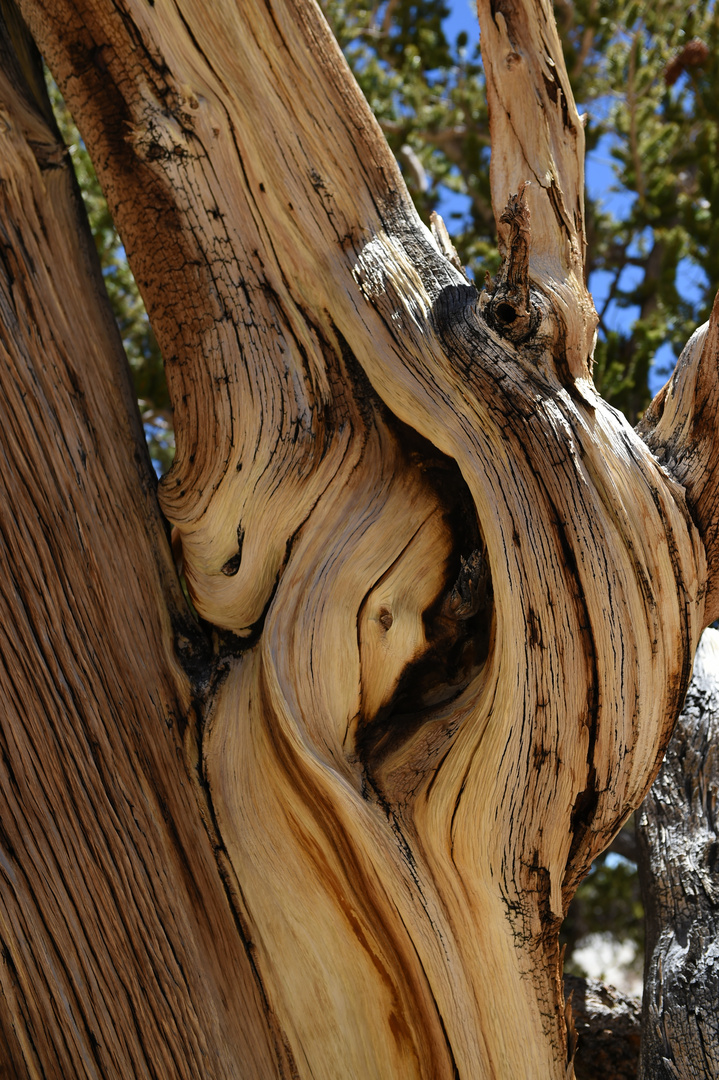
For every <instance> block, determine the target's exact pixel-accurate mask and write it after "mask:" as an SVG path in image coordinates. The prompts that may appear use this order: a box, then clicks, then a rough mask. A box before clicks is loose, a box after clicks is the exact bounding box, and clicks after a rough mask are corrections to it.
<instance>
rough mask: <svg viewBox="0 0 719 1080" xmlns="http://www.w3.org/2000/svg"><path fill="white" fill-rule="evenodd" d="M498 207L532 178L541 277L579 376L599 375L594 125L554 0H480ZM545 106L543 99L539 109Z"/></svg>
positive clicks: (534, 267)
mask: <svg viewBox="0 0 719 1080" xmlns="http://www.w3.org/2000/svg"><path fill="white" fill-rule="evenodd" d="M478 12H479V22H480V28H481V35H480V41H481V44H482V57H483V61H484V67H485V72H486V76H487V100H488V104H489V116H490V130H491V133H492V159H491V172H490V176H491V183H492V201H493V204H494V207H495V213H496V212H497V209H498V208H500V207H503V206H504V204H505V202H506V200H507V198H508V196H509V195H510V193H512V192H516V191H518V190H519V187H520V185H521V184H523V183H525V182H527V181H531V186H530V188H529V189H528V195H527V197H528V202H529V207H530V211H531V215H532V256H531V264H530V271H531V274H532V277H533V279H535V280H540V279H541V281H542V287H543V288H544V289H546V290H547V291H548V292H549V294H550V295H551V297H552V301H553V303H554V304H555V305H556V307H557V310H558V312H559V314H560V318H561V320H562V322H563V324H564V328H565V333H566V352H567V360H568V366H569V370H570V372H571V373H572V375H573V377H574V378H575V379H578V380H580V381H581V380H584V379H587V378H588V377H589V375H590V371H591V354H592V351H593V342H594V331H595V327H596V314H595V311H594V305H593V303H592V300H591V296H590V295H589V293H588V291H587V289H586V285H585V276H584V259H585V248H586V238H585V226H584V128H583V125H582V122H581V120H580V118H579V114H578V113H577V110H576V107H575V104H574V99H573V97H572V92H571V89H570V85H569V76H568V75H567V71H566V67H565V64H564V57H563V54H562V48H561V44H560V41H559V35H558V33H557V28H556V23H555V21H554V15H553V11H552V5H551V4H550V3H549V2H548V0H526V2H518V0H499V2H491V0H480V2H479V4H478ZM537 100H539V102H540V103H541V105H540V107H539V108H538V107H537V104H536V103H537Z"/></svg>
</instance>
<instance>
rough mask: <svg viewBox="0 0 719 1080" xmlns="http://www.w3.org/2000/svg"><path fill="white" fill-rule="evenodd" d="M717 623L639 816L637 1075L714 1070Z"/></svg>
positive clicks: (661, 1079) (681, 1078)
mask: <svg viewBox="0 0 719 1080" xmlns="http://www.w3.org/2000/svg"><path fill="white" fill-rule="evenodd" d="M718 742H719V633H718V632H717V631H716V630H705V631H704V636H703V637H702V640H701V642H700V645H699V649H698V651H697V655H696V660H695V663H694V676H693V678H692V681H691V684H690V687H689V692H688V694H687V699H686V703H685V705H684V708H683V710H682V713H681V716H680V717H679V721H678V723H677V726H676V728H675V730H674V735H673V737H672V740H671V742H670V743H669V749H668V751H667V756H666V758H665V760H664V763H663V765H662V768H661V770H660V772H659V776H658V777H657V779H656V780H655V781H654V784H653V785H652V788H651V791H650V792H649V795H648V796H647V798H646V799H645V801H644V804H643V806H642V809H641V815H640V817H639V822H638V837H639V841H640V845H639V850H640V861H639V867H640V873H641V876H642V886H643V893H644V895H645V897H646V926H647V943H646V968H645V980H644V1010H643V1011H644V1015H643V1023H642V1057H641V1076H642V1077H646V1080H665V1078H666V1080H697V1078H699V1077H707V1078H709V1077H717V1076H719V1019H718V1017H717V1001H719V956H718V955H717V948H718V947H717V937H718V935H719V875H718V874H717V856H718V855H719V836H718V835H717V821H716V804H717V789H718V788H719V762H717V744H718Z"/></svg>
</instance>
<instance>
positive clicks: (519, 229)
mask: <svg viewBox="0 0 719 1080" xmlns="http://www.w3.org/2000/svg"><path fill="white" fill-rule="evenodd" d="M526 188H527V184H526V183H525V184H520V186H519V190H518V192H517V194H516V195H510V196H509V201H508V202H507V205H506V207H505V208H504V211H503V213H502V216H501V217H500V219H499V224H500V226H503V229H502V230H501V232H502V235H501V239H502V243H503V246H504V259H503V262H502V266H501V267H500V271H499V274H498V276H497V280H496V281H495V282H494V283H493V282H492V279H491V278H490V277H489V275H487V277H486V289H485V290H484V292H483V293H482V296H481V298H480V313H481V314H482V317H483V318H484V319H485V321H486V322H487V323H488V324H489V325H490V326H491V327H492V329H494V330H495V331H496V332H497V333H498V334H500V335H501V336H502V337H504V338H508V340H509V341H511V342H512V343H513V344H514V345H521V344H522V343H523V342H525V341H527V340H528V339H529V338H530V337H532V336H533V335H534V334H536V332H537V330H538V329H539V325H540V323H541V321H542V319H541V314H540V311H539V308H538V307H537V305H536V304H533V303H532V298H531V288H530V284H529V246H530V239H531V228H530V214H529V206H528V205H527V201H526V199H525V190H526Z"/></svg>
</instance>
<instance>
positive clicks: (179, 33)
mask: <svg viewBox="0 0 719 1080" xmlns="http://www.w3.org/2000/svg"><path fill="white" fill-rule="evenodd" d="M22 6H23V11H24V12H25V13H26V16H27V18H28V20H29V22H30V24H31V27H32V29H33V32H34V34H35V35H36V37H37V40H38V42H39V44H40V46H41V48H42V50H43V54H44V55H45V56H46V57H47V59H48V63H49V64H50V66H51V67H52V70H53V72H54V74H55V76H56V78H57V80H58V82H59V84H60V86H61V88H62V90H63V93H64V94H65V96H66V98H67V100H68V102H69V104H70V107H71V109H72V111H73V113H74V116H75V118H76V120H77V122H78V124H79V126H80V129H81V131H82V133H83V137H84V138H85V140H86V143H87V145H88V148H89V150H90V152H91V154H92V156H93V159H94V161H95V164H96V167H97V169H98V174H99V176H100V178H101V181H102V183H103V185H104V187H105V189H106V191H107V193H108V197H109V200H110V204H111V206H112V209H113V213H114V214H115V217H116V221H117V223H118V226H119V228H120V231H121V234H122V236H123V242H124V243H125V246H126V249H127V251H128V254H129V256H130V259H131V263H132V265H133V268H134V272H135V275H136V277H137V280H138V282H139V284H140V287H141V289H142V291H143V295H144V298H145V300H146V303H147V306H148V310H149V312H150V316H151V319H152V321H153V325H154V327H155V329H156V331H157V335H158V340H159V341H160V344H161V347H162V349H163V354H164V355H165V357H166V359H167V365H168V375H169V381H170V389H171V393H172V396H173V402H174V407H175V417H176V425H177V437H178V447H179V450H178V460H177V462H176V464H175V465H174V466H173V469H172V470H171V472H170V473H169V475H168V476H167V477H166V478H165V480H164V481H163V484H162V489H161V500H162V506H163V509H164V511H165V513H166V514H167V516H168V518H169V519H170V520H171V522H172V523H173V524H174V525H175V527H176V529H177V535H178V537H179V541H180V544H181V547H182V555H183V563H184V572H185V576H186V580H187V583H188V587H189V589H190V591H191V594H192V597H193V600H194V602H195V604H196V607H197V609H198V611H199V612H200V614H201V616H202V617H203V618H204V619H205V620H206V621H207V622H209V623H211V624H214V626H216V627H217V628H220V629H221V630H222V631H223V633H222V634H221V635H218V636H217V637H216V638H215V642H216V645H217V648H218V651H220V652H221V653H222V664H223V674H225V677H224V681H222V682H221V683H219V682H218V684H217V685H216V686H214V687H213V688H212V689H211V690H210V691H208V694H207V699H206V701H205V702H204V703H203V708H204V710H205V711H204V713H203V717H202V724H201V732H200V736H201V748H202V781H203V783H204V785H205V790H206V792H207V797H208V799H209V804H210V808H211V816H212V821H213V828H214V829H215V830H216V838H217V841H218V844H221V847H222V860H221V861H222V867H223V873H224V874H225V876H226V880H227V882H228V888H229V889H230V891H231V893H232V895H233V896H234V897H235V905H236V912H237V917H238V920H239V921H240V922H241V925H242V928H243V934H244V935H245V936H246V938H247V939H248V940H249V941H250V942H251V946H249V951H250V954H251V958H252V963H253V965H254V969H255V971H256V972H257V976H258V979H259V980H260V981H261V988H262V995H263V998H262V1002H263V1004H264V1005H265V1006H266V1011H267V1012H268V1013H269V1014H270V1015H271V1019H272V1021H273V1023H274V1024H275V1030H276V1031H279V1032H280V1035H278V1038H280V1039H284V1040H285V1045H286V1046H287V1048H288V1051H287V1054H288V1060H289V1059H290V1058H291V1061H292V1062H293V1064H292V1065H291V1068H292V1069H294V1070H295V1072H294V1073H293V1074H292V1075H297V1076H299V1077H303V1078H304V1077H308V1078H309V1077H313V1078H315V1080H320V1078H323V1080H336V1078H337V1077H338V1076H358V1077H359V1076H362V1077H368V1078H369V1077H375V1078H377V1080H380V1078H382V1080H384V1078H386V1077H388V1076H392V1077H401V1078H405V1077H406V1078H408V1080H409V1078H419V1077H422V1078H426V1080H430V1078H431V1080H437V1078H444V1077H447V1078H450V1077H456V1076H460V1077H463V1078H472V1080H489V1078H490V1077H491V1078H496V1077H507V1078H509V1077H514V1076H541V1077H547V1078H549V1077H552V1078H557V1080H559V1078H562V1080H566V1077H567V1076H568V1075H571V1069H572V1066H571V1061H568V1057H571V1052H568V1050H567V1045H568V1044H567V1030H566V1023H565V1012H564V1003H563V996H562V987H561V972H560V958H559V950H558V927H559V923H560V921H561V918H562V916H563V914H564V912H565V910H566V906H567V904H568V903H569V900H570V899H571V896H572V893H573V891H574V889H575V888H576V885H577V883H578V881H579V880H580V879H581V877H582V875H583V874H584V873H585V872H586V871H587V869H588V867H589V864H590V862H591V860H592V858H593V857H594V856H595V855H596V854H597V853H598V852H599V851H600V850H601V849H602V847H604V846H605V845H606V844H607V843H608V842H609V840H610V839H611V837H612V835H613V834H614V832H615V831H616V830H617V829H618V828H619V827H620V826H621V824H622V822H623V821H624V820H625V818H626V817H627V815H628V814H629V813H630V812H631V810H632V809H633V808H634V807H636V806H637V805H638V804H639V803H640V802H641V799H642V798H643V796H644V793H645V791H646V789H647V786H648V784H649V783H650V781H651V778H652V776H653V775H654V773H655V772H656V769H657V768H658V764H659V760H660V757H661V754H662V752H663V749H664V747H665V746H666V742H667V740H668V738H669V734H670V731H671V725H672V723H673V719H674V717H675V715H676V711H677V709H678V707H679V702H680V700H681V698H682V696H683V693H684V691H685V689H686V685H687V682H688V678H689V670H690V665H691V655H692V651H693V648H694V645H695V643H696V640H697V638H698V635H699V632H700V630H701V626H702V618H703V596H704V584H705V579H706V563H705V556H704V549H703V546H702V541H701V537H700V533H699V532H698V530H697V528H696V527H695V524H694V522H693V521H692V519H691V517H690V515H689V513H688V511H687V508H686V506H685V503H684V498H683V493H682V490H681V488H680V487H679V485H678V484H677V483H675V482H673V481H672V480H671V479H670V477H669V476H668V474H667V473H666V472H665V471H663V470H662V469H661V468H660V467H659V466H658V465H657V463H656V461H655V460H654V458H653V457H652V455H651V453H650V452H649V450H648V449H647V446H646V445H645V443H643V442H642V441H641V439H640V438H639V437H638V436H637V435H636V434H635V433H634V432H633V431H632V430H631V429H630V428H629V426H628V425H627V424H626V422H625V421H624V420H623V419H622V418H621V417H620V416H618V414H616V413H615V412H614V411H613V410H611V409H609V408H608V407H607V406H605V405H604V404H603V403H602V402H601V401H599V399H598V398H597V397H596V395H595V393H594V391H593V389H592V387H591V383H590V381H589V368H588V364H589V356H590V352H591V340H592V334H593V327H594V323H593V315H592V310H591V308H590V307H589V306H588V301H587V295H586V291H585V289H584V284H583V265H582V264H583V224H582V205H581V197H582V196H581V193H582V183H581V168H582V164H581V161H582V151H581V128H580V126H579V124H578V120H577V118H576V112H575V110H574V106H573V104H572V103H571V97H570V96H569V90H568V84H567V83H566V78H565V76H564V74H563V71H562V69H561V68H560V66H559V63H560V62H559V58H558V57H559V54H558V52H557V49H558V45H557V43H556V40H555V39H556V33H555V31H554V30H553V29H550V27H551V25H552V24H551V23H550V20H549V11H548V9H547V10H545V6H546V5H539V4H534V3H531V4H530V3H527V4H516V5H515V4H505V3H503V4H502V5H501V10H500V5H498V4H495V7H494V11H493V13H490V21H491V23H492V25H493V26H495V27H496V28H497V30H496V33H497V34H499V43H498V44H497V45H496V50H497V58H498V61H497V62H504V61H503V59H502V58H503V57H504V59H505V60H506V55H505V54H506V47H507V42H508V41H509V40H510V39H511V42H513V43H514V44H515V45H516V46H517V48H516V50H515V52H516V54H517V56H518V57H519V59H518V60H517V61H516V62H515V61H514V60H513V61H512V63H511V64H510V65H509V68H511V67H512V65H513V64H514V65H515V67H516V68H517V70H519V69H520V68H521V70H522V71H523V72H524V74H523V75H522V79H523V80H524V83H522V86H524V90H522V92H521V94H520V93H519V92H518V91H512V92H513V93H517V94H518V98H517V99H518V100H525V101H526V102H530V101H531V102H532V106H531V108H529V106H528V108H527V117H526V122H524V121H523V123H525V127H526V129H527V130H526V131H524V128H523V129H522V132H524V134H523V133H522V132H520V133H519V135H520V136H521V137H519V136H516V137H515V136H512V139H513V140H514V141H513V142H512V141H511V140H510V137H509V135H508V134H506V125H505V128H503V127H502V123H501V122H500V123H499V126H498V127H497V126H496V124H497V121H496V118H497V115H498V106H497V105H496V103H495V104H493V105H492V110H493V117H494V119H493V123H495V129H494V130H495V135H496V137H497V138H498V139H499V150H500V152H499V154H498V160H500V161H501V160H503V158H502V154H503V150H502V147H506V148H507V149H506V160H505V164H504V166H503V168H504V173H501V172H500V173H498V172H497V170H496V169H495V181H494V182H495V196H496V204H497V206H502V207H504V206H505V205H506V202H507V198H508V197H509V196H514V199H513V200H512V199H510V204H509V205H510V207H513V208H514V210H513V212H512V213H511V214H510V218H511V220H510V221H508V222H507V224H508V225H509V230H508V235H507V252H506V262H505V267H504V269H503V272H502V274H501V275H500V279H499V282H498V285H497V289H496V291H495V294H494V296H493V297H492V296H490V295H489V293H487V294H485V296H484V297H480V296H478V294H477V291H476V290H475V288H474V287H473V286H472V285H471V284H468V283H467V281H466V280H465V279H464V277H463V275H462V274H461V273H460V271H459V270H458V269H457V268H456V266H455V265H454V264H453V262H452V260H451V252H448V251H447V249H446V246H445V245H444V244H441V245H438V243H437V241H436V240H435V239H434V238H433V236H432V234H431V233H430V232H429V230H427V229H426V228H425V226H424V225H423V224H422V223H421V222H420V220H419V219H418V217H417V215H416V213H415V211H414V209H413V207H412V205H411V202H410V199H409V196H408V194H407V192H406V190H405V189H404V186H403V183H402V180H401V177H400V174H399V171H398V169H397V167H396V163H395V162H394V160H393V159H392V156H391V154H390V152H389V150H388V148H387V146H386V144H385V143H384V141H383V139H382V138H381V135H380V133H379V129H378V127H377V125H376V123H375V121H374V120H373V118H372V116H371V114H370V112H369V109H368V107H367V105H366V103H365V102H364V101H363V99H362V97H361V95H360V93H359V91H358V89H357V87H356V86H355V84H354V83H353V81H352V79H351V76H350V74H349V72H348V69H347V67H346V64H345V62H344V60H343V58H342V56H341V54H340V52H339V49H338V47H337V45H336V43H335V42H334V41H333V40H332V38H331V35H330V33H329V30H328V28H327V27H326V25H325V24H324V22H323V20H322V17H321V14H320V12H319V9H318V8H317V7H316V6H315V5H313V4H311V3H307V2H301V0H296V2H295V0H282V2H279V0H277V2H275V0H269V2H268V3H263V4H260V3H256V4H254V3H246V4H241V5H236V4H228V5H214V4H213V5H200V4H198V3H196V2H194V0H156V2H155V3H154V4H145V3H141V2H140V0H121V2H120V3H113V4H110V3H107V2H106V0H53V2H52V3H50V2H49V0H23V4H22ZM491 33H494V31H492V30H491V27H490V30H489V31H488V34H489V35H491ZM482 34H483V42H485V46H486V41H489V40H490V37H486V38H485V27H484V23H483V28H482ZM538 35H539V36H538ZM525 39H526V42H525V45H522V44H521V43H522V41H525ZM520 46H521V49H522V50H524V51H523V52H522V51H520ZM530 46H531V48H530ZM513 48H514V45H513ZM503 50H504V51H503ZM532 50H534V52H532ZM535 53H536V56H535ZM532 56H535V60H532ZM100 57H101V60H100ZM536 57H538V58H539V59H538V60H537V59H536ZM530 60H531V61H532V62H531V63H530ZM535 61H536V62H535ZM537 64H538V65H539V69H541V77H540V76H538V75H537V70H535V69H536V68H537ZM522 65H524V67H522ZM493 70H494V69H493V67H492V63H488V72H489V78H490V81H493V82H494V84H495V86H494V89H493V90H492V93H493V94H494V95H495V98H493V101H495V99H496V100H499V99H498V97H497V95H499V94H500V91H501V93H505V92H509V90H507V88H508V87H509V85H510V84H509V83H508V82H506V80H505V76H504V75H503V74H497V73H496V72H495V73H494V74H493ZM535 86H536V88H538V92H539V93H540V96H541V100H542V101H543V102H544V103H545V114H544V115H545V119H546V123H544V124H539V125H537V124H536V121H535V120H534V119H532V118H533V116H534V112H533V109H534V107H535V106H534V98H533V96H532V95H533V94H534V89H533V87H535ZM522 94H523V95H524V97H523V98H522V96H521V95H522ZM550 106H551V107H550ZM530 122H531V124H532V125H533V126H534V127H535V128H536V129H537V131H538V135H537V139H538V140H539V141H538V143H537V144H536V146H535V145H534V144H532V145H531V146H530V144H529V143H528V142H526V141H525V142H523V141H522V139H524V137H525V135H527V138H528V137H529V135H528V134H527V132H528V131H529V125H530ZM557 125H559V126H557ZM515 126H516V125H515ZM503 131H504V132H505V134H506V138H505V134H503ZM535 141H536V140H535ZM510 142H511V146H510ZM518 148H519V149H518ZM527 163H529V164H530V165H531V170H530V171H531V175H530V176H528V175H526V169H525V165H527ZM502 176H504V179H502ZM496 177H499V179H496ZM527 179H531V180H532V185H531V187H529V188H528V189H527V196H526V198H527V202H528V204H529V206H530V207H531V218H530V217H528V215H527V214H526V213H525V209H526V208H525V207H524V202H523V199H522V197H521V191H522V189H521V184H522V183H523V182H524V181H526V180H527ZM497 186H499V187H500V188H501V187H502V186H504V190H503V191H501V192H500V194H499V195H497ZM540 194H541V198H540V197H539V196H540ZM542 199H544V200H545V202H542V201H541V200H542ZM500 200H501V201H500ZM547 207H549V208H550V209H549V210H548V209H547ZM512 222H514V225H516V228H513V227H512ZM435 232H437V229H435ZM438 235H439V234H438ZM440 239H441V236H440ZM510 287H511V288H512V289H513V290H514V292H513V299H514V302H515V304H516V307H515V308H513V310H514V311H515V312H516V317H515V319H514V320H511V319H507V318H504V319H503V318H502V316H503V315H504V316H506V315H507V312H505V311H503V309H502V306H501V305H502V303H506V304H508V292H507V290H508V289H509V288H510ZM520 294H521V295H520ZM508 306H510V305H509V304H508ZM527 312H529V316H528V321H527V322H524V321H522V320H526V319H527ZM517 319H519V320H520V323H519V324H518V325H519V328H520V329H521V333H515V332H514V331H511V330H509V329H508V327H511V326H512V325H514V323H515V322H516V321H517ZM457 597H459V599H457ZM232 635H234V637H233V636H232ZM222 925H223V924H222V923H221V922H220V927H222ZM217 933H218V938H217V939H216V940H215V941H214V942H213V944H212V948H211V949H210V951H211V952H212V949H216V948H217V947H218V942H220V941H221V940H222V939H221V938H220V936H219V935H220V931H219V930H218V931H217ZM222 944H223V945H224V940H222ZM208 948H210V946H208ZM235 948H236V946H235ZM212 955H215V953H212ZM237 964H238V962H237V957H236V955H235V954H234V953H228V957H227V962H226V964H225V965H224V968H223V976H224V977H225V978H227V980H228V981H229V983H230V984H231V985H232V982H233V980H234V979H235V978H236V977H237V971H238V970H239V971H242V970H243V969H242V966H241V965H239V966H237ZM237 1015H241V1011H238V1013H237ZM258 1023H259V1027H258V1031H260V1033H261V1034H262V1035H263V1036H264V1037H266V1030H265V1028H264V1027H263V1026H262V1025H263V1024H264V1023H265V1021H264V1019H262V1021H261V1022H259V1021H257V1020H256V1018H254V1019H253V1015H252V1014H251V1013H250V1016H249V1019H248V1020H247V1028H248V1030H251V1031H254V1029H255V1026H256V1025H257V1024H258ZM517 1032H521V1035H522V1037H521V1038H517ZM259 1037H260V1036H258V1038H259ZM227 1040H228V1050H227V1056H226V1057H224V1058H221V1060H222V1062H223V1065H225V1063H227V1062H229V1063H230V1064H227V1065H226V1067H227V1069H228V1070H231V1068H232V1067H236V1068H239V1066H238V1065H237V1063H238V1062H242V1061H243V1060H244V1058H243V1055H244V1054H246V1053H247V1052H248V1051H247V1049H246V1048H245V1047H244V1046H243V1045H242V1043H241V1041H240V1040H239V1037H238V1036H237V1034H236V1029H235V1027H230V1028H228V1029H227ZM263 1060H264V1059H263ZM277 1068H278V1069H280V1068H281V1066H280V1065H278V1066H277ZM288 1068H290V1066H288Z"/></svg>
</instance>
